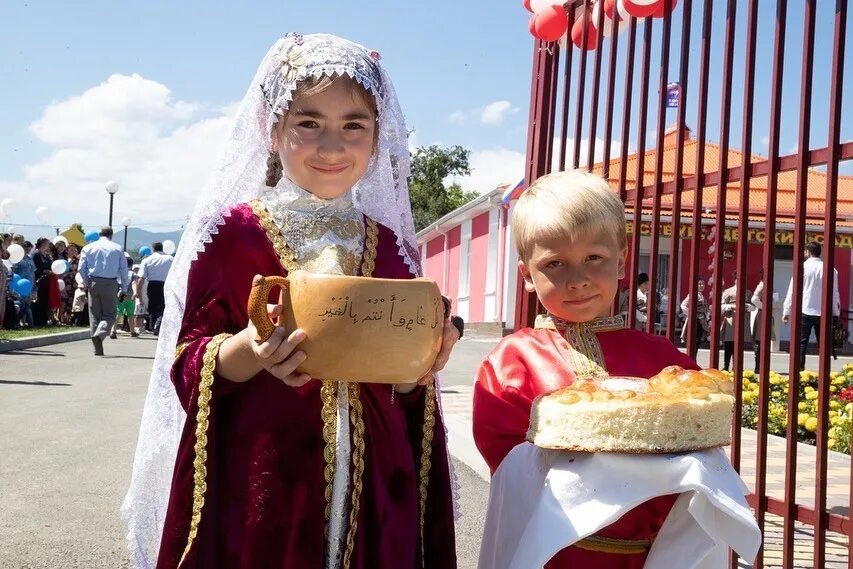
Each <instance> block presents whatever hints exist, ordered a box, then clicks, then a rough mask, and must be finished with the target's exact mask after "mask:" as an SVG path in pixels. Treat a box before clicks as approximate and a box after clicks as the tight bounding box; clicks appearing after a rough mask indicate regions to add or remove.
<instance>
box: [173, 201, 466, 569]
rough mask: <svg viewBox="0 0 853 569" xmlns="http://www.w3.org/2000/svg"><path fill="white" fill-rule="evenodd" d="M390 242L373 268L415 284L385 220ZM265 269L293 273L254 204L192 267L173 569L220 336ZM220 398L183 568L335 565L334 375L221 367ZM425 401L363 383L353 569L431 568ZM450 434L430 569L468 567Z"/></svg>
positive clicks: (435, 506)
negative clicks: (328, 437) (329, 489)
mask: <svg viewBox="0 0 853 569" xmlns="http://www.w3.org/2000/svg"><path fill="white" fill-rule="evenodd" d="M378 237H379V244H378V246H377V257H376V269H375V271H374V273H373V276H375V277H385V278H411V275H410V273H409V271H408V268H407V266H406V265H405V263H404V261H403V259H402V258H401V257H400V256H399V254H398V249H397V244H396V239H395V236H394V234H393V232H391V231H390V230H389V229H387V228H385V227H382V226H379V236H378ZM255 274H262V275H267V276H269V275H282V276H284V275H285V271H284V269H283V268H282V266H281V263H280V261H279V258H278V256H277V254H276V252H275V250H274V249H273V246H272V245H271V243H270V241H269V239H268V238H267V234H266V233H265V231H264V229H263V228H262V227H261V225H260V224H259V222H258V220H257V217H256V216H255V214H254V213H253V212H252V210H251V208H250V207H249V206H247V205H240V206H237V207H235V208H234V210H233V212H232V215H231V217H229V218H227V222H226V223H225V225H224V226H222V227H220V228H219V232H218V233H217V234H216V235H214V236H213V241H212V242H211V243H210V244H208V245H207V247H206V248H205V250H204V252H203V253H200V254H199V257H198V260H196V261H194V262H193V265H192V267H191V269H190V274H189V281H188V285H187V286H188V289H187V300H186V309H185V312H184V321H183V324H182V329H181V333H180V337H179V345H180V344H183V343H185V342H189V344H188V347H187V348H186V349H185V350H184V351H183V352H182V353H181V355H180V356H179V357H178V358H177V359H176V361H175V363H174V366H173V368H172V380H173V382H174V384H175V389H176V391H177V394H178V397H179V399H180V401H181V404H182V406H183V407H184V409H185V410H186V411H187V420H186V425H185V427H184V432H183V435H182V439H181V443H180V446H179V449H178V456H177V460H176V463H175V472H174V476H173V480H172V490H171V494H170V497H169V505H168V511H167V513H166V520H165V527H164V530H163V538H162V542H161V546H160V554H159V559H158V564H157V566H158V568H160V569H166V568H174V567H176V565H177V564H178V562H179V560H180V558H181V555H182V554H183V552H184V549H185V547H186V545H187V541H188V533H189V528H190V520H191V511H192V504H193V486H194V484H193V475H194V466H193V460H194V459H195V456H196V453H195V449H194V445H195V444H196V434H195V432H196V416H197V412H198V405H199V398H198V393H199V377H200V373H201V371H202V367H203V356H204V353H205V349H206V347H207V344H208V343H209V342H210V340H211V338H212V337H213V336H215V335H216V334H219V333H222V332H229V333H236V332H239V331H240V330H241V329H242V328H244V327H245V326H246V323H247V322H248V314H247V311H246V301H247V298H248V296H249V290H250V288H251V283H252V277H253V276H254V275H255ZM330 356H333V355H331V354H330ZM212 393H213V397H212V401H211V405H210V407H211V412H210V420H209V428H208V430H207V438H208V442H207V446H206V450H207V460H206V491H205V493H204V499H205V500H204V506H203V508H202V510H201V521H200V523H199V525H198V535H197V537H196V538H195V539H194V541H193V545H192V547H191V548H190V551H189V553H188V555H187V558H186V560H185V561H184V563H183V564H182V565H181V567H182V568H191V567H204V568H209V567H228V568H232V567H234V568H236V567H240V568H246V569H249V568H253V569H254V568H258V567H265V568H266V567H270V568H288V569H306V568H313V567H317V568H320V567H323V560H324V555H325V543H324V529H325V519H324V510H325V504H326V498H325V494H324V493H325V489H326V482H325V479H324V474H323V469H324V467H325V465H326V462H325V460H324V457H323V450H324V445H325V443H324V440H323V434H322V428H323V420H322V415H321V406H322V404H321V399H320V395H319V394H320V382H319V381H311V382H309V383H308V384H307V385H305V386H303V387H301V388H292V387H288V386H286V385H285V384H284V383H282V382H281V381H279V380H278V379H276V378H274V377H272V376H271V375H270V374H268V373H267V372H266V371H262V372H261V373H259V374H258V375H257V376H255V377H254V378H252V379H251V380H249V381H248V382H246V383H241V384H238V383H234V382H231V381H228V380H226V379H223V378H221V377H218V376H216V374H214V381H213V386H212ZM424 398H425V390H424V389H423V388H418V389H416V390H414V391H413V392H411V393H409V394H406V395H400V394H396V396H395V400H394V401H393V402H392V400H391V387H390V386H388V385H378V384H376V385H374V384H362V385H361V395H360V399H361V402H362V405H363V420H364V425H365V436H364V440H365V451H364V463H365V466H364V473H363V476H362V481H363V489H362V493H361V507H360V509H359V513H358V531H357V534H356V539H355V548H354V551H353V554H352V557H351V567H353V569H356V568H358V569H367V568H370V569H374V568H377V569H378V568H386V567H387V568H391V567H393V568H415V567H421V559H420V557H421V555H420V549H421V548H420V541H419V506H418V496H419V494H418V480H419V478H418V472H419V469H420V464H419V462H420V454H421V437H422V425H423V416H424ZM444 432H445V431H444V425H443V423H442V421H441V418H440V417H438V416H436V422H435V428H434V437H433V446H432V456H431V459H432V467H431V471H430V478H429V485H428V493H427V496H428V498H427V504H426V509H425V524H424V525H425V529H424V550H425V557H426V559H425V566H426V567H435V568H439V567H440V568H442V569H443V568H454V567H456V553H455V541H454V521H453V500H452V493H451V484H450V476H449V472H448V463H447V447H446V441H445V435H444ZM347 503H348V504H349V500H347ZM347 511H349V508H347Z"/></svg>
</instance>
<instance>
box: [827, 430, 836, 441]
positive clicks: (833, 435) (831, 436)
mask: <svg viewBox="0 0 853 569" xmlns="http://www.w3.org/2000/svg"><path fill="white" fill-rule="evenodd" d="M826 434H827V435H829V438H831V439H834V438H835V427H833V428H831V429H829V432H827V433H826Z"/></svg>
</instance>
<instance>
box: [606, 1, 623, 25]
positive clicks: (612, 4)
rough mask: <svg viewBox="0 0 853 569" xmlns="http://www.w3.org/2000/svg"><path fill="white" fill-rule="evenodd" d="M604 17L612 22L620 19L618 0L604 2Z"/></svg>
mask: <svg viewBox="0 0 853 569" xmlns="http://www.w3.org/2000/svg"><path fill="white" fill-rule="evenodd" d="M604 15H605V16H607V17H608V18H610V19H611V20H618V19H619V10H618V9H617V8H616V0H604ZM614 15H615V16H614Z"/></svg>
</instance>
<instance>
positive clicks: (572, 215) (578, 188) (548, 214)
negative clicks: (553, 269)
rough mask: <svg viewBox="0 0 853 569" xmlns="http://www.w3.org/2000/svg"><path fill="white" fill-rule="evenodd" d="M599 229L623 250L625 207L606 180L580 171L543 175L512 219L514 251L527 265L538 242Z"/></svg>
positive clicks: (523, 195) (522, 199)
mask: <svg viewBox="0 0 853 569" xmlns="http://www.w3.org/2000/svg"><path fill="white" fill-rule="evenodd" d="M596 230H598V231H603V232H605V233H607V234H610V235H612V236H613V238H614V239H615V240H616V245H617V246H618V247H619V248H620V249H622V248H624V247H625V245H626V243H627V236H626V232H625V207H624V205H623V204H622V200H620V199H619V196H617V195H616V193H615V192H614V191H613V190H612V189H611V188H610V186H609V185H608V184H607V182H606V181H605V180H604V178H602V177H601V176H597V175H595V174H590V173H589V172H584V171H581V170H572V171H569V172H554V173H552V174H547V175H545V176H542V177H541V178H539V179H538V180H536V181H535V182H534V183H533V185H532V186H530V187H529V188H528V189H527V190H526V191H525V192H524V193H523V194H522V195H521V197H520V198H519V200H518V203H517V204H516V206H515V211H514V213H513V216H512V234H513V236H514V239H515V248H516V249H517V250H518V256H519V258H520V259H521V260H522V261H525V262H526V261H528V260H529V259H530V255H531V254H532V253H533V246H534V245H535V244H536V242H537V241H540V240H543V239H553V238H558V239H559V238H564V239H567V240H574V239H575V238H576V237H577V236H578V235H580V234H583V233H587V232H591V231H596Z"/></svg>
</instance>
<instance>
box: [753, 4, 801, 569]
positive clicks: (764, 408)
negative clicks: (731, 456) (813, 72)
mask: <svg viewBox="0 0 853 569" xmlns="http://www.w3.org/2000/svg"><path fill="white" fill-rule="evenodd" d="M787 17H788V0H778V4H777V6H776V29H775V32H774V39H773V64H772V65H773V69H772V72H771V79H770V86H771V89H772V91H771V98H770V135H769V137H770V140H769V142H768V144H769V148H768V156H769V159H768V162H769V163H770V165H771V171H770V172H769V174H768V177H767V198H766V199H767V210H766V211H767V212H773V211H776V209H777V207H776V204H777V201H778V200H777V197H778V196H777V191H778V188H779V170H778V169H777V168H773V167H772V166H773V165H777V164H778V157H779V131H780V127H781V115H782V78H783V75H782V74H783V71H784V67H785V26H786V25H787ZM752 170H753V173H755V171H756V168H755V165H753V167H752ZM764 224H765V231H772V232H773V233H767V235H775V234H776V216H775V215H765V217H764ZM775 245H776V244H775V241H774V240H773V239H766V240H765V242H764V251H763V258H764V279H765V282H766V283H773V280H774V276H773V275H774V261H775ZM762 303H763V305H764V306H765V307H768V306H772V304H773V286H772V285H771V286H765V287H764V298H762ZM772 325H773V311H772V310H766V309H765V310H763V311H762V313H761V342H762V343H764V345H765V346H769V341H770V334H771V327H772ZM760 357H761V362H760V364H759V366H760V367H759V370H760V374H759V377H760V378H768V379H769V377H770V350H769V349H764V350H762V351H761V355H760ZM769 399H770V383H769V381H765V380H764V379H762V380H761V381H760V383H759V393H758V416H759V422H758V429H759V431H758V437H757V438H758V449H757V456H756V457H755V494H754V496H756V497H757V504H756V508H755V518H756V521H757V522H758V527H759V528H761V533H762V535H764V529H765V518H766V512H767V511H770V507H771V501H770V500H769V499H768V498H767V495H766V494H767V431H768V427H767V421H768V418H767V416H768V407H769ZM790 422H791V414H790V413H789V414H788V425H789V426H790ZM786 432H790V431H786ZM776 513H777V514H781V513H782V511H779V512H776ZM755 566H756V567H757V568H759V569H761V568H763V567H764V548H763V547H762V548H761V549H760V550H759V551H758V557H757V558H756V564H755Z"/></svg>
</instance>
